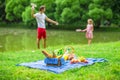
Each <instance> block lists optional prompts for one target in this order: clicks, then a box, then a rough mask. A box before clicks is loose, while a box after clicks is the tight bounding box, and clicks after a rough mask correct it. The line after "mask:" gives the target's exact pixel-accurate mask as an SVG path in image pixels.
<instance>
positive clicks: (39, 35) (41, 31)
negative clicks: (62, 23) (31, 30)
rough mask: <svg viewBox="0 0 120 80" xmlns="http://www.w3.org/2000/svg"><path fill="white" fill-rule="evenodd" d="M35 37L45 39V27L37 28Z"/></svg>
mask: <svg viewBox="0 0 120 80" xmlns="http://www.w3.org/2000/svg"><path fill="white" fill-rule="evenodd" d="M37 38H38V39H41V38H43V39H46V29H44V28H37Z"/></svg>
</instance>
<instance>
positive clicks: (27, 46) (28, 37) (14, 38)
mask: <svg viewBox="0 0 120 80" xmlns="http://www.w3.org/2000/svg"><path fill="white" fill-rule="evenodd" d="M111 41H120V32H97V31H95V32H94V39H93V43H102V42H111ZM41 42H42V41H41ZM71 44H79V45H83V44H87V40H86V38H85V33H80V32H75V31H66V30H47V47H49V46H58V45H71ZM41 47H42V45H41ZM34 49H37V46H36V30H35V29H12V28H10V29H9V28H0V52H4V51H18V50H34Z"/></svg>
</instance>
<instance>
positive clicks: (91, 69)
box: [0, 41, 120, 80]
mask: <svg viewBox="0 0 120 80" xmlns="http://www.w3.org/2000/svg"><path fill="white" fill-rule="evenodd" d="M65 46H67V45H60V46H54V47H48V48H47V50H48V51H50V50H54V49H57V48H64V47H65ZM71 46H73V47H74V49H75V53H76V55H77V56H84V57H87V58H89V57H92V58H105V59H107V60H108V62H104V63H95V64H93V65H91V66H86V67H82V68H76V69H71V70H68V71H65V72H63V73H61V74H54V73H52V72H48V71H44V70H38V69H31V68H27V67H21V66H16V64H19V63H22V62H31V61H37V60H42V59H44V58H45V57H44V55H42V54H41V50H42V49H41V50H35V52H32V50H22V51H9V52H0V80H119V79H120V47H119V46H120V41H116V42H109V43H94V44H92V45H91V46H88V45H74V44H73V45H71Z"/></svg>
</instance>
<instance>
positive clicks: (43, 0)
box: [22, 0, 55, 25]
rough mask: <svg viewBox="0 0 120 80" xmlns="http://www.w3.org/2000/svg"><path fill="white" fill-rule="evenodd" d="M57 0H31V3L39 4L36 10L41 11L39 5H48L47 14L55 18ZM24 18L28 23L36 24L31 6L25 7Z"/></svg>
mask: <svg viewBox="0 0 120 80" xmlns="http://www.w3.org/2000/svg"><path fill="white" fill-rule="evenodd" d="M54 2H55V0H31V1H30V3H35V4H36V5H37V8H36V9H35V11H36V12H38V11H39V7H40V6H41V5H45V6H46V14H47V16H48V17H50V18H52V19H55V18H54V12H55V3H54ZM22 20H23V22H25V24H27V25H36V22H35V20H34V18H32V16H31V6H30V5H29V6H28V7H26V8H25V11H24V12H23V13H22Z"/></svg>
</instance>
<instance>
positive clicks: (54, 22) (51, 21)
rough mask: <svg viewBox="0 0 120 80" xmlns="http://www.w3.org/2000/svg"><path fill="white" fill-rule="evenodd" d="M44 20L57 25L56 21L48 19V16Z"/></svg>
mask: <svg viewBox="0 0 120 80" xmlns="http://www.w3.org/2000/svg"><path fill="white" fill-rule="evenodd" d="M45 20H46V21H48V22H50V23H53V24H55V25H58V22H56V21H53V20H52V19H50V18H48V17H46V18H45Z"/></svg>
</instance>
